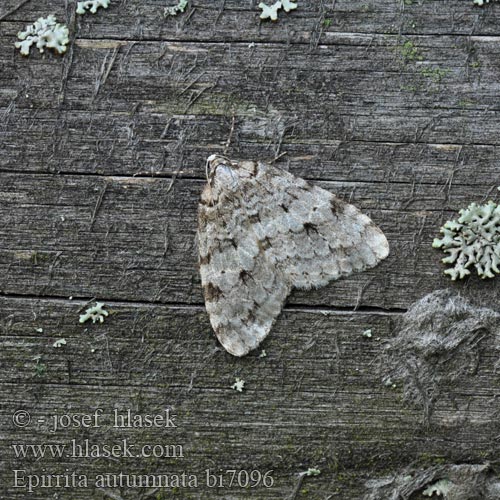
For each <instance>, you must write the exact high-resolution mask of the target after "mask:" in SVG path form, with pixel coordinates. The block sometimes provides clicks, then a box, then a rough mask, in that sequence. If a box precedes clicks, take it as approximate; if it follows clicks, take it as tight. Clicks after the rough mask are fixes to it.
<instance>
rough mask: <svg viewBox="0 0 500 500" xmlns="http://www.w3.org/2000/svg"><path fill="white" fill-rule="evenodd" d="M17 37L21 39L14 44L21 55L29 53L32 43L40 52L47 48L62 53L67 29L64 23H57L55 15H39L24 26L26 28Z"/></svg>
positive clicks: (65, 42) (65, 43)
mask: <svg viewBox="0 0 500 500" xmlns="http://www.w3.org/2000/svg"><path fill="white" fill-rule="evenodd" d="M17 37H18V38H19V40H21V41H20V42H16V43H15V46H16V48H18V49H20V50H21V54H22V55H23V56H28V55H29V53H30V50H31V46H32V45H33V44H35V47H36V48H37V49H38V50H39V51H40V52H43V51H44V49H45V48H47V49H54V51H55V52H57V53H58V54H64V53H65V52H66V45H67V44H68V43H69V30H68V28H67V26H66V25H64V24H59V23H58V22H57V19H56V18H55V16H52V15H50V16H48V17H40V18H38V20H37V21H35V22H34V23H33V24H32V25H29V26H26V30H25V31H20V32H19V33H18V34H17Z"/></svg>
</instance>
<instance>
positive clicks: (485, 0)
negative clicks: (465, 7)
mask: <svg viewBox="0 0 500 500" xmlns="http://www.w3.org/2000/svg"><path fill="white" fill-rule="evenodd" d="M490 1H492V2H493V1H496V2H498V0H473V2H474V3H475V4H476V5H481V6H482V5H484V4H486V3H490Z"/></svg>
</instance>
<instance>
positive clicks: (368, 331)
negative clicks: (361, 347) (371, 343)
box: [363, 328, 373, 339]
mask: <svg viewBox="0 0 500 500" xmlns="http://www.w3.org/2000/svg"><path fill="white" fill-rule="evenodd" d="M363 337H366V338H367V339H371V338H372V337H373V334H372V330H371V328H370V329H368V330H365V331H364V332H363Z"/></svg>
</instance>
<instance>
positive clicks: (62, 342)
mask: <svg viewBox="0 0 500 500" xmlns="http://www.w3.org/2000/svg"><path fill="white" fill-rule="evenodd" d="M66 344H67V342H66V339H57V340H56V341H55V342H54V343H53V344H52V346H53V347H56V348H59V347H62V346H63V345H66Z"/></svg>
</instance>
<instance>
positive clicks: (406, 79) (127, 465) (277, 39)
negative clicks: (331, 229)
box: [0, 0, 500, 500]
mask: <svg viewBox="0 0 500 500" xmlns="http://www.w3.org/2000/svg"><path fill="white" fill-rule="evenodd" d="M173 2H174V0H172V3H173ZM168 3H170V2H158V1H153V0H145V1H141V2H136V1H134V0H128V1H123V2H115V1H113V2H112V4H111V6H110V8H109V9H108V10H105V11H104V10H103V11H100V13H99V14H98V15H95V16H92V15H87V16H83V17H74V2H68V1H66V0H65V1H62V0H61V1H59V2H48V1H47V0H40V1H37V2H34V1H28V2H23V3H22V4H21V2H20V0H4V1H3V2H2V5H1V6H0V68H1V71H0V148H1V151H0V342H1V349H0V352H1V355H0V364H1V366H2V368H3V370H0V390H1V391H2V402H3V404H2V405H1V406H0V419H1V420H0V421H1V422H2V430H1V432H0V449H1V450H2V453H0V471H1V472H0V497H1V498H9V499H12V500H17V499H23V500H24V499H25V498H26V497H27V493H26V491H25V489H14V488H13V487H12V480H13V477H12V475H13V473H12V470H13V469H14V468H22V469H23V468H24V469H26V470H27V471H28V473H29V472H32V473H35V474H37V473H38V474H39V473H41V472H42V473H43V472H48V473H49V474H50V473H64V472H68V471H69V472H70V473H71V472H72V471H77V472H79V473H83V474H86V475H87V476H88V477H89V478H90V479H91V480H92V478H93V476H95V474H98V473H104V472H113V473H119V472H123V473H125V474H127V473H128V474H141V473H144V474H160V473H165V472H170V473H175V472H182V471H187V472H192V473H195V474H197V475H198V477H199V478H200V481H201V484H200V486H199V487H197V488H193V489H185V488H178V489H174V490H172V489H170V490H169V489H166V490H158V491H154V490H155V488H147V489H146V491H144V489H143V491H138V490H136V489H128V488H118V489H113V490H112V491H103V490H100V489H96V488H94V487H93V486H92V485H91V486H90V487H88V488H73V489H71V493H69V492H68V489H64V490H62V489H57V488H47V489H42V488H39V489H38V490H35V492H34V493H33V494H30V495H29V496H30V498H34V499H38V498H40V499H44V500H45V499H47V498H48V497H49V496H51V497H52V496H53V495H54V496H61V497H62V496H64V498H66V496H67V494H70V496H71V499H72V500H84V499H85V500H86V499H92V500H95V499H101V498H102V499H104V498H114V499H115V500H117V499H118V500H125V499H127V498H131V499H134V500H137V499H141V500H143V499H145V498H155V500H166V499H167V498H172V497H175V498H186V499H188V498H190V499H197V500H199V499H204V500H205V499H208V500H212V498H223V499H226V500H240V499H244V498H248V499H252V500H270V499H284V498H287V499H288V498H289V497H293V500H300V499H302V498H313V499H318V500H326V499H328V500H331V499H332V498H342V499H346V500H349V499H359V498H362V496H363V495H364V494H365V493H366V492H367V489H366V487H365V482H366V480H368V479H374V478H380V477H384V476H388V475H392V474H394V473H401V471H402V470H403V469H404V468H405V467H406V466H409V465H412V466H416V467H423V466H429V465H434V464H437V463H439V464H441V463H443V462H447V463H484V462H485V461H493V460H496V459H497V457H498V452H499V446H498V436H499V435H500V426H499V424H498V414H499V411H500V408H499V405H498V394H497V393H498V373H497V371H498V370H497V368H498V366H496V365H498V359H497V353H496V350H495V348H496V346H495V345H493V341H494V339H493V338H489V337H488V338H486V339H483V338H482V339H481V340H480V342H479V344H478V359H479V362H478V369H477V372H476V373H474V374H466V375H464V377H463V379H461V380H460V381H457V383H456V384H452V385H450V387H446V388H444V390H443V392H442V397H441V398H440V399H439V400H438V401H437V402H436V408H435V409H434V412H433V413H432V415H431V419H430V424H429V425H425V424H424V423H423V417H424V413H423V409H422V408H419V407H417V406H412V405H410V404H407V403H404V402H403V400H402V388H401V387H398V386H396V388H389V387H386V386H385V385H384V384H383V383H382V373H383V372H384V362H383V359H384V358H383V354H384V352H385V349H386V346H387V341H388V340H389V339H390V338H391V337H392V336H393V335H395V334H396V331H397V322H398V320H399V318H400V316H401V314H402V312H403V311H404V310H405V309H406V308H407V307H409V305H410V304H411V303H412V302H413V301H414V300H416V299H419V298H421V297H422V296H423V295H424V294H426V293H428V292H431V291H433V290H436V289H439V288H444V287H452V288H454V289H455V290H457V291H460V292H461V293H463V294H464V295H465V296H466V297H468V298H470V299H471V300H473V301H475V302H477V303H479V304H481V305H484V306H491V307H493V308H495V309H498V297H499V291H500V289H499V287H500V284H499V283H500V282H499V281H498V279H496V280H488V281H481V280H479V279H478V278H477V277H472V278H471V279H468V280H465V281H464V282H461V283H454V284H452V283H451V282H450V281H449V279H448V278H446V277H445V276H444V275H443V270H444V266H443V265H442V264H441V263H440V258H441V257H442V254H441V253H440V252H438V251H436V250H433V249H432V248H431V243H432V239H433V238H434V237H435V236H437V235H438V230H439V227H440V226H441V225H442V224H443V222H444V221H446V220H448V219H449V218H450V217H452V216H454V215H455V214H456V212H457V211H458V210H459V209H460V208H462V207H464V206H466V205H468V204H469V203H470V202H472V201H484V200H487V199H491V198H492V199H495V200H498V192H497V190H496V187H497V186H498V185H499V184H500V170H499V167H498V153H499V152H498V148H499V147H500V140H499V137H498V128H499V127H498V126H499V118H498V81H499V79H500V66H499V63H498V61H499V58H498V55H499V53H500V31H499V29H498V26H499V21H500V5H499V4H496V3H493V4H491V5H488V6H487V7H485V8H479V7H475V6H473V5H472V0H413V1H409V2H408V1H401V0H384V1H380V0H332V1H326V0H321V1H320V2H318V1H313V0H301V1H300V2H299V8H298V9H297V10H296V11H294V12H293V13H290V14H288V15H283V16H282V17H281V19H280V21H279V22H278V23H267V22H260V21H259V20H258V15H259V10H258V8H257V3H258V2H257V1H254V0H252V1H250V0H244V1H241V0H217V1H213V0H192V1H191V2H190V3H191V5H192V7H190V10H189V12H188V13H186V15H181V16H179V17H176V18H171V19H164V18H163V16H162V11H163V8H164V7H165V5H166V4H168ZM160 4H161V5H160ZM17 6H19V8H15V7H17ZM49 13H55V14H56V15H57V16H58V18H59V19H60V20H63V21H65V22H67V23H69V25H70V28H71V34H72V43H71V46H70V49H69V51H68V54H66V56H64V57H62V58H61V57H55V56H54V55H52V54H44V55H40V54H38V53H36V54H33V55H32V56H30V58H28V59H26V58H22V57H21V56H20V54H19V53H18V51H17V50H16V49H15V48H14V42H15V40H16V33H17V32H18V31H19V30H20V29H22V28H23V27H24V26H25V25H26V24H27V23H31V22H32V21H33V20H34V19H36V18H37V17H39V16H42V15H43V16H45V15H47V14H49ZM5 14H8V15H5ZM231 129H233V130H232V132H231ZM229 139H230V140H229ZM224 152H225V153H227V155H228V156H231V157H235V158H259V159H264V160H273V159H274V158H275V157H276V156H278V155H280V154H282V153H286V154H285V155H284V156H282V157H280V158H279V160H278V161H277V162H276V164H277V165H278V166H280V167H282V168H285V169H289V170H290V171H291V172H293V173H294V174H296V175H299V176H302V177H305V178H308V179H310V180H312V181H313V182H315V183H317V184H318V185H320V186H322V187H324V188H326V189H328V190H330V191H332V192H334V193H336V194H338V195H339V196H340V197H342V198H343V199H345V200H348V201H351V202H353V203H355V204H356V206H358V207H359V208H361V209H362V210H363V211H364V212H365V213H367V214H368V215H370V216H371V217H372V218H373V219H374V221H375V222H376V223H377V224H378V225H380V226H381V227H382V229H383V230H384V232H385V233H386V234H387V236H388V239H389V241H390V245H391V255H390V257H389V259H388V260H387V261H385V262H383V263H382V264H381V265H380V266H378V267H377V268H375V269H372V270H370V271H367V272H365V273H361V274H357V275H354V276H351V277H349V278H347V279H343V280H340V281H338V282H335V283H332V284H330V285H329V286H327V287H325V288H322V289H319V290H313V291H309V292H294V293H293V294H292V295H291V296H290V298H289V300H288V302H287V306H286V307H285V309H284V311H283V313H282V314H281V316H280V317H279V319H278V321H277V323H276V325H275V326H274V327H273V330H272V332H271V335H270V336H269V338H268V339H266V341H265V342H264V344H263V348H264V349H265V350H266V353H267V356H266V357H259V354H260V352H261V351H260V350H258V351H256V352H254V353H252V354H250V355H249V356H248V357H245V358H243V359H236V358H233V357H231V356H230V355H228V354H227V353H225V352H224V351H223V350H222V349H221V348H220V347H219V345H218V343H217V341H216V340H215V337H214V335H213V334H212V332H211V328H210V325H209V322H208V318H207V315H206V313H205V311H204V307H203V300H202V296H201V290H200V282H199V275H198V269H197V253H196V244H195V231H196V224H197V221H196V209H197V203H198V198H199V194H200V191H201V188H202V185H203V183H204V177H205V164H204V162H205V159H206V157H207V156H208V155H209V154H211V153H224ZM69 297H74V299H73V300H69ZM91 297H96V298H97V299H102V300H104V301H105V302H106V304H107V307H108V308H109V309H110V310H111V315H110V316H109V317H108V318H107V319H106V321H105V323H104V324H102V325H97V324H96V325H92V324H85V325H82V324H79V322H78V317H79V313H80V309H81V308H82V306H84V305H85V303H86V302H87V300H88V299H90V298H91ZM368 328H371V329H372V331H373V337H372V338H371V339H368V338H366V337H364V336H363V334H362V332H363V331H365V330H366V329H368ZM62 338H64V339H65V340H66V342H67V344H66V345H65V346H63V347H60V348H56V347H54V342H55V341H56V340H57V339H62ZM236 377H241V378H243V379H244V380H245V381H246V385H245V390H244V392H243V393H241V394H240V393H237V392H236V391H234V390H233V389H231V385H232V384H233V383H234V381H235V378H236ZM99 407H100V408H102V409H103V411H104V413H105V414H106V415H107V416H106V418H105V425H103V426H102V427H99V428H95V429H86V428H67V429H60V430H58V431H57V432H51V429H50V427H48V425H47V419H49V418H50V417H51V416H52V415H63V414H68V415H74V414H79V413H87V414H89V413H91V412H92V411H93V410H95V408H99ZM115 408H117V409H119V410H123V411H126V410H127V409H128V408H130V409H131V410H132V411H133V412H137V413H142V414H144V413H149V414H154V413H160V412H161V411H162V410H163V409H165V408H169V409H171V410H172V411H173V412H175V414H176V415H177V417H176V418H177V419H178V423H179V426H178V428H175V429H160V430H158V429H151V428H139V429H132V430H130V429H129V430H123V429H114V428H112V427H110V425H109V424H110V420H109V418H108V417H109V415H110V414H111V412H112V411H113V409H115ZM20 409H25V410H27V411H29V412H30V413H31V415H32V422H31V424H30V425H28V426H27V427H16V426H15V425H14V424H13V421H12V416H13V415H14V413H15V412H16V411H18V410H20ZM40 418H42V419H45V420H44V421H42V422H39V420H38V419H40ZM124 437H127V438H129V439H130V440H131V442H133V443H134V444H135V445H137V446H139V447H142V446H143V445H148V444H181V445H182V446H183V447H184V450H185V457H183V458H174V457H170V458H168V457H167V458H152V457H137V456H135V457H130V458H118V459H117V458H115V459H106V458H101V459H82V458H78V459H75V458H72V457H68V456H63V457H59V458H45V459H34V458H32V457H30V458H26V459H19V458H16V457H15V453H14V449H13V448H12V445H13V444H16V443H17V444H19V443H24V444H26V443H33V444H44V443H50V444H56V443H57V444H67V443H69V442H71V440H72V439H76V440H77V441H78V442H82V441H83V440H85V439H89V440H90V442H91V443H94V444H95V443H100V444H103V443H105V444H116V443H117V442H120V441H121V440H122V439H123V438H124ZM309 467H318V468H320V469H321V471H322V473H321V475H319V476H317V477H314V478H306V479H305V480H304V482H303V483H302V484H301V485H300V488H299V489H298V490H297V492H296V493H297V494H296V495H295V496H293V495H292V492H293V491H294V489H296V487H297V485H298V482H299V476H298V474H299V473H300V472H303V471H305V470H307V468H309ZM206 468H210V469H211V470H212V471H213V472H216V471H217V472H218V471H219V469H221V470H226V469H245V470H253V469H258V470H259V471H261V472H262V473H265V472H266V471H267V470H271V469H272V470H273V471H274V472H273V474H272V475H273V477H274V480H275V484H274V485H273V487H271V488H268V489H267V488H262V487H261V488H258V489H252V488H241V487H232V488H218V489H213V488H209V487H207V485H206V484H203V480H204V478H203V475H204V473H203V471H204V470H205V469H206ZM290 500H291V498H290Z"/></svg>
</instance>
